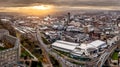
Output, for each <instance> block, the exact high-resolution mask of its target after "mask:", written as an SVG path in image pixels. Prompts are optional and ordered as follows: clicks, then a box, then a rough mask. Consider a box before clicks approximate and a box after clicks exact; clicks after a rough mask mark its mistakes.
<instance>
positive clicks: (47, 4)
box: [0, 0, 120, 14]
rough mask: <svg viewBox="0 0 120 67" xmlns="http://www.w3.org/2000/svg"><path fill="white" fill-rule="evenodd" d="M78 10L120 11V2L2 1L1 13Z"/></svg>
mask: <svg viewBox="0 0 120 67" xmlns="http://www.w3.org/2000/svg"><path fill="white" fill-rule="evenodd" d="M77 9H81V10H82V9H84V10H87V9H90V10H120V0H0V12H24V13H33V14H34V13H36V14H37V13H41V12H43V14H44V13H48V12H54V11H64V10H77Z"/></svg>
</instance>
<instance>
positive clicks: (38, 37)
mask: <svg viewBox="0 0 120 67" xmlns="http://www.w3.org/2000/svg"><path fill="white" fill-rule="evenodd" d="M36 37H37V40H38V41H39V47H40V48H41V49H42V51H43V52H42V53H43V55H44V56H45V58H46V59H47V61H48V64H49V65H48V67H53V66H52V63H51V61H50V58H49V54H48V52H49V50H48V48H47V47H46V46H45V44H44V43H43V42H42V38H41V34H40V32H39V29H38V28H36Z"/></svg>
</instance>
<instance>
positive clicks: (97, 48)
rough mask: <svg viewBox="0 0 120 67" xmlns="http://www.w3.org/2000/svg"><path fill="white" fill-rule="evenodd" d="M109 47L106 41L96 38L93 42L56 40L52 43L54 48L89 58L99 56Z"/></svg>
mask: <svg viewBox="0 0 120 67" xmlns="http://www.w3.org/2000/svg"><path fill="white" fill-rule="evenodd" d="M106 47H107V44H106V42H104V41H101V40H95V41H93V42H91V43H82V44H80V45H79V43H71V42H66V41H60V40H58V41H56V42H54V43H53V44H52V48H53V49H56V50H59V51H63V52H68V53H70V54H71V55H72V56H79V57H80V56H83V57H84V56H87V57H88V58H94V57H97V56H98V54H99V52H101V51H103V50H104V49H105V48H106Z"/></svg>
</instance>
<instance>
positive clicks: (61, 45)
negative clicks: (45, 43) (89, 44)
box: [52, 40, 79, 52]
mask: <svg viewBox="0 0 120 67" xmlns="http://www.w3.org/2000/svg"><path fill="white" fill-rule="evenodd" d="M78 45H79V44H78V43H71V42H66V41H61V40H57V41H56V42H54V43H53V44H52V48H54V49H56V50H60V51H64V52H71V51H73V50H74V49H75V48H76V46H78Z"/></svg>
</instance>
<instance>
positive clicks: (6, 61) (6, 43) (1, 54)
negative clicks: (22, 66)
mask: <svg viewBox="0 0 120 67" xmlns="http://www.w3.org/2000/svg"><path fill="white" fill-rule="evenodd" d="M0 42H1V43H0V67H14V66H16V65H17V64H18V61H19V55H20V43H19V39H17V38H16V37H14V36H11V35H9V31H7V30H5V29H0Z"/></svg>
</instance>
